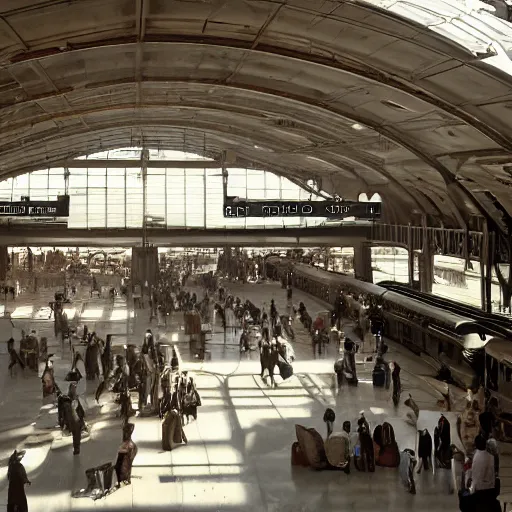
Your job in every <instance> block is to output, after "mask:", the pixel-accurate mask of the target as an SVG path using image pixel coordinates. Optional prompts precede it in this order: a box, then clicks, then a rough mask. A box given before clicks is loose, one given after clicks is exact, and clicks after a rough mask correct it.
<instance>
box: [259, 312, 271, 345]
mask: <svg viewBox="0 0 512 512" xmlns="http://www.w3.org/2000/svg"><path fill="white" fill-rule="evenodd" d="M261 336H262V338H263V339H264V340H265V341H267V342H270V323H269V321H268V316H267V313H263V315H262V316H261Z"/></svg>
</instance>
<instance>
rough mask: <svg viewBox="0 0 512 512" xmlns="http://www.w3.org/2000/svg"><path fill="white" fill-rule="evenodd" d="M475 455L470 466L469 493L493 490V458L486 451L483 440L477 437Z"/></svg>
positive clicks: (485, 444)
mask: <svg viewBox="0 0 512 512" xmlns="http://www.w3.org/2000/svg"><path fill="white" fill-rule="evenodd" d="M475 448H476V451H475V455H474V456H473V464H472V466H471V480H472V481H471V488H470V489H471V493H472V494H473V493H476V492H479V491H486V490H489V489H494V487H495V484H496V482H495V471H494V457H493V456H492V455H491V454H490V453H489V452H488V451H487V443H486V441H485V439H484V438H483V437H482V436H480V435H478V436H476V438H475Z"/></svg>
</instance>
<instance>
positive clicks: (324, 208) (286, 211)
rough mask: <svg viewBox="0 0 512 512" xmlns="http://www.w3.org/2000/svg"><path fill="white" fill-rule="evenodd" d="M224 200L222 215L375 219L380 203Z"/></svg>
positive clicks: (378, 213) (378, 212) (379, 212)
mask: <svg viewBox="0 0 512 512" xmlns="http://www.w3.org/2000/svg"><path fill="white" fill-rule="evenodd" d="M229 199H230V198H228V201H226V204H225V205H224V217H230V218H232V217H235V218H236V217H328V218H338V219H342V218H344V217H356V218H358V219H372V220H373V219H378V218H379V217H380V214H381V204H382V203H377V202H372V203H362V202H358V201H234V200H229Z"/></svg>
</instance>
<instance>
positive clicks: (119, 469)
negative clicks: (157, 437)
mask: <svg viewBox="0 0 512 512" xmlns="http://www.w3.org/2000/svg"><path fill="white" fill-rule="evenodd" d="M134 429H135V425H134V424H133V423H126V424H125V425H124V426H123V442H122V443H121V446H120V447H119V450H118V452H117V461H116V465H115V469H116V476H117V486H118V487H120V486H121V483H123V482H124V483H126V484H129V483H131V478H132V465H133V460H134V459H135V456H136V455H137V451H138V449H137V445H136V444H135V443H134V442H133V441H132V434H133V430H134Z"/></svg>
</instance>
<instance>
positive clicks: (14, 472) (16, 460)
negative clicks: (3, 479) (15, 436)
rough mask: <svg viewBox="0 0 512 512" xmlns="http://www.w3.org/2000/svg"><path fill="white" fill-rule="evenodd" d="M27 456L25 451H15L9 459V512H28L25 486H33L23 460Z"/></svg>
mask: <svg viewBox="0 0 512 512" xmlns="http://www.w3.org/2000/svg"><path fill="white" fill-rule="evenodd" d="M24 456H25V450H22V451H19V452H18V451H17V450H14V452H13V454H12V455H11V457H10V458H9V465H8V469H7V479H8V480H9V489H8V491H7V512H28V504H27V495H26V494H25V485H31V482H30V480H29V479H28V477H27V472H26V471H25V467H24V466H23V464H22V463H21V460H22V459H23V457H24Z"/></svg>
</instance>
